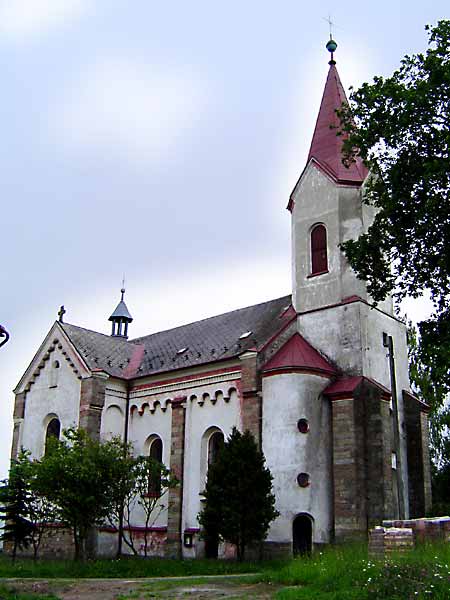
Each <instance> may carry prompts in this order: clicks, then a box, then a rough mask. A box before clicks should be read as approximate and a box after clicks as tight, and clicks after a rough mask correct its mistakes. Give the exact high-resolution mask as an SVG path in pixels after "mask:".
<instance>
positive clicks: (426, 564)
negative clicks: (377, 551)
mask: <svg viewBox="0 0 450 600" xmlns="http://www.w3.org/2000/svg"><path fill="white" fill-rule="evenodd" d="M261 580H262V581H270V582H272V583H278V584H283V585H285V586H286V587H285V588H284V589H283V590H281V591H279V592H278V593H277V595H276V598H277V599H278V600H291V599H294V598H295V599H298V600H381V599H386V600H388V599H389V600H409V599H413V598H414V599H416V598H420V599H424V598H431V599H432V600H444V599H446V600H449V599H450V544H446V545H433V546H431V545H430V546H423V547H421V548H420V549H418V550H415V551H412V552H410V553H408V554H405V555H397V556H395V557H392V559H391V560H389V561H386V562H380V561H373V560H368V559H367V551H366V548H365V547H362V546H353V547H346V548H336V547H335V548H330V549H328V550H325V551H324V552H323V553H318V554H315V555H314V556H313V557H312V558H310V559H297V560H293V561H290V562H289V563H288V564H286V565H285V566H284V567H282V568H281V569H275V570H273V571H268V572H266V573H264V574H263V575H262V577H261Z"/></svg>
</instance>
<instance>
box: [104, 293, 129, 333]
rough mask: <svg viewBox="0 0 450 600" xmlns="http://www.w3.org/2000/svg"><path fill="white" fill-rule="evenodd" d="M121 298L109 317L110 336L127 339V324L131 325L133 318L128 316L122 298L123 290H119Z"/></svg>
mask: <svg viewBox="0 0 450 600" xmlns="http://www.w3.org/2000/svg"><path fill="white" fill-rule="evenodd" d="M120 292H121V294H122V297H121V299H120V302H119V304H118V305H117V306H116V309H115V311H114V312H113V314H112V315H111V316H110V317H109V319H108V320H109V321H111V322H112V330H111V335H112V336H113V337H123V338H127V337H128V323H131V321H132V320H133V317H132V316H131V315H130V313H129V311H128V308H127V305H126V304H125V302H124V299H123V296H124V294H125V288H124V287H123V288H122V289H121V290H120Z"/></svg>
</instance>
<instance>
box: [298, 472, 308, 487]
mask: <svg viewBox="0 0 450 600" xmlns="http://www.w3.org/2000/svg"><path fill="white" fill-rule="evenodd" d="M297 483H298V485H299V486H300V487H302V488H305V487H308V485H309V484H310V478H309V475H308V473H299V474H298V475H297Z"/></svg>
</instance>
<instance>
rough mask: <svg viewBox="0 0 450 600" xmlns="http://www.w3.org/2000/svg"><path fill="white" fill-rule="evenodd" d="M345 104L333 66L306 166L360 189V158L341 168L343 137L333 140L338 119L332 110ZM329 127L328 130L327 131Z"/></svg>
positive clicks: (362, 168)
mask: <svg viewBox="0 0 450 600" xmlns="http://www.w3.org/2000/svg"><path fill="white" fill-rule="evenodd" d="M344 102H345V103H346V104H347V103H348V100H347V96H346V95H345V91H344V88H343V87H342V83H341V80H340V78H339V74H338V72H337V69H336V65H335V64H333V63H332V64H331V65H330V70H329V71H328V77H327V81H326V84H325V89H324V91H323V96H322V102H321V104H320V110H319V115H318V117H317V122H316V128H315V130H314V135H313V139H312V142H311V148H310V150H309V155H308V162H309V161H310V160H311V159H314V160H315V161H316V162H317V163H318V165H319V167H321V168H322V169H323V170H324V171H325V172H326V173H327V174H328V175H330V176H331V177H332V178H333V179H334V180H336V181H337V182H338V183H344V184H347V185H361V184H362V183H363V181H364V179H365V178H366V177H367V173H368V171H367V168H366V167H365V166H364V164H363V162H362V160H361V159H360V158H357V159H356V162H354V163H352V164H351V165H350V167H349V168H347V167H344V165H343V164H342V154H341V150H342V143H343V136H337V135H336V133H337V129H335V127H339V124H340V123H339V118H338V116H337V114H336V110H337V109H339V108H341V105H342V103H344ZM330 126H331V127H330Z"/></svg>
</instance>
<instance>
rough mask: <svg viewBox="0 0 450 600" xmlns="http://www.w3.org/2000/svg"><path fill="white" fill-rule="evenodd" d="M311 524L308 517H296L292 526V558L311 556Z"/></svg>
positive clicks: (305, 515) (311, 520) (304, 515)
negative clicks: (304, 555)
mask: <svg viewBox="0 0 450 600" xmlns="http://www.w3.org/2000/svg"><path fill="white" fill-rule="evenodd" d="M312 522H313V519H312V517H311V516H310V515H307V514H300V515H297V516H296V517H295V519H294V523H293V524H292V550H293V553H294V556H299V555H302V554H311V550H312Z"/></svg>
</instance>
